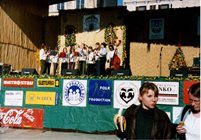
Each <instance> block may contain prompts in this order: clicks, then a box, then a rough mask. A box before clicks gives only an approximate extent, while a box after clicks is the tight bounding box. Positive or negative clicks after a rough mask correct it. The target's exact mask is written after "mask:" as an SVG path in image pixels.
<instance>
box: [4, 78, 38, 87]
mask: <svg viewBox="0 0 201 140" xmlns="http://www.w3.org/2000/svg"><path fill="white" fill-rule="evenodd" d="M3 86H4V87H23V88H33V87H34V79H20V78H4V79H3Z"/></svg>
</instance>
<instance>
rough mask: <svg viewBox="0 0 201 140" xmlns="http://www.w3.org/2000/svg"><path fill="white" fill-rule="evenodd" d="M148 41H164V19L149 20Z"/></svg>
mask: <svg viewBox="0 0 201 140" xmlns="http://www.w3.org/2000/svg"><path fill="white" fill-rule="evenodd" d="M149 39H150V40H151V39H164V19H163V18H158V19H150V20H149Z"/></svg>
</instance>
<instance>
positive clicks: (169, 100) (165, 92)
mask: <svg viewBox="0 0 201 140" xmlns="http://www.w3.org/2000/svg"><path fill="white" fill-rule="evenodd" d="M152 83H155V84H156V85H157V87H158V88H159V96H158V103H157V104H164V105H179V82H152Z"/></svg>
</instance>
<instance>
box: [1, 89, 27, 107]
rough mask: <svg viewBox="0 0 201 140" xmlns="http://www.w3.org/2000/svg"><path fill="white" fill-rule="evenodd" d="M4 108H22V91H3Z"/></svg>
mask: <svg viewBox="0 0 201 140" xmlns="http://www.w3.org/2000/svg"><path fill="white" fill-rule="evenodd" d="M4 105H5V106H22V105H23V91H12V90H6V91H5V102H4Z"/></svg>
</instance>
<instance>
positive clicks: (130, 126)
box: [117, 105, 171, 140]
mask: <svg viewBox="0 0 201 140" xmlns="http://www.w3.org/2000/svg"><path fill="white" fill-rule="evenodd" d="M140 106H141V105H140ZM140 106H136V105H132V106H130V107H129V108H128V109H127V110H126V112H125V114H124V117H125V119H126V131H124V132H121V131H120V129H118V130H117V136H118V137H120V138H126V139H127V140H134V139H135V137H136V134H135V129H136V116H137V113H138V111H139V108H140ZM154 116H155V117H154V122H153V126H152V131H151V137H150V139H160V140H161V139H163V140H164V139H171V122H170V119H169V118H168V116H167V114H166V113H165V112H163V111H162V110H160V109H158V108H157V107H156V108H155V109H154Z"/></svg>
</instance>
